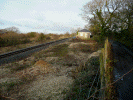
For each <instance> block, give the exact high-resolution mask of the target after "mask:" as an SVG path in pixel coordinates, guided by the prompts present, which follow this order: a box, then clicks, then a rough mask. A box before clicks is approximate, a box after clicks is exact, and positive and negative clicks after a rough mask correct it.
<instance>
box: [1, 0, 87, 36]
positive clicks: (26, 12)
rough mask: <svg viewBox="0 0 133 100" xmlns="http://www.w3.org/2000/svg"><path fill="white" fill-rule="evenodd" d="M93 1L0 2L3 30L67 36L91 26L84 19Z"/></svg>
mask: <svg viewBox="0 0 133 100" xmlns="http://www.w3.org/2000/svg"><path fill="white" fill-rule="evenodd" d="M87 2H89V0H0V29H4V28H8V27H12V26H15V27H17V28H19V30H20V32H21V33H27V32H43V33H58V34H61V33H65V32H70V33H71V31H72V29H77V28H78V27H80V28H84V25H86V24H87V23H86V22H85V21H84V20H83V19H82V16H81V15H80V14H81V13H82V10H81V9H82V8H83V5H85V4H86V3H87Z"/></svg>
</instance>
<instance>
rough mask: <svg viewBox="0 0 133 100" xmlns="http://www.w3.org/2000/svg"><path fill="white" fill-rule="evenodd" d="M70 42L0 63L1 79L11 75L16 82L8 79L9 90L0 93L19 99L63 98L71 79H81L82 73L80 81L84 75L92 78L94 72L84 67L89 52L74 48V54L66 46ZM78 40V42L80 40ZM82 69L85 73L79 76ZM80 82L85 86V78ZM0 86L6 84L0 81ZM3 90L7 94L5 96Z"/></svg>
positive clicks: (61, 99) (67, 91)
mask: <svg viewBox="0 0 133 100" xmlns="http://www.w3.org/2000/svg"><path fill="white" fill-rule="evenodd" d="M72 43H73V42H68V43H63V44H60V45H57V46H54V47H50V48H48V49H47V50H42V51H39V52H37V53H35V54H33V55H32V56H31V57H29V58H26V59H24V60H21V61H19V62H16V63H11V64H7V65H4V66H2V67H1V68H2V69H1V68H0V70H1V71H3V69H5V70H4V72H5V73H6V74H5V73H3V74H2V73H1V74H2V75H3V76H2V77H0V79H1V80H5V78H8V79H7V80H9V79H10V78H11V77H14V78H16V79H18V80H19V82H18V83H17V84H16V83H15V82H14V83H12V82H10V83H9V84H10V85H9V87H10V86H11V88H9V89H8V90H9V91H6V90H1V93H2V95H3V96H8V97H13V98H15V99H19V100H29V99H34V100H39V99H43V100H49V99H52V100H63V99H64V98H65V97H66V95H68V94H67V93H69V92H70V91H71V88H72V86H73V85H74V84H75V83H73V82H75V80H79V79H81V77H82V76H83V80H86V79H87V78H86V76H87V75H90V76H89V77H91V75H92V77H93V74H94V73H95V71H91V72H90V71H88V70H89V69H90V68H92V67H86V66H85V65H86V63H85V62H86V61H87V59H88V58H89V53H90V51H86V52H82V51H81V50H80V48H79V47H77V51H78V53H75V52H73V48H69V46H70V45H71V44H72ZM78 43H79V44H82V43H81V42H78ZM80 46H81V45H80ZM91 46H93V45H90V47H91ZM83 48H85V47H84V46H83ZM88 68H89V69H88ZM91 70H94V68H92V69H91ZM8 71H9V72H8ZM84 71H88V72H87V73H86V72H85V73H83V74H82V75H81V73H82V72H84ZM9 73H10V74H9ZM8 75H10V76H11V77H9V76H8ZM79 77H80V78H79ZM7 80H5V82H7ZM77 82H78V81H77ZM84 83H85V84H84V85H83V87H84V86H85V87H86V84H87V83H86V81H84ZM77 84H79V82H78V83H77ZM0 86H1V87H2V88H5V86H8V85H7V84H6V83H2V84H0ZM16 87H17V88H16ZM86 88H87V87H86ZM6 93H9V95H5V94H6ZM70 93H71V92H70ZM72 93H73V92H72Z"/></svg>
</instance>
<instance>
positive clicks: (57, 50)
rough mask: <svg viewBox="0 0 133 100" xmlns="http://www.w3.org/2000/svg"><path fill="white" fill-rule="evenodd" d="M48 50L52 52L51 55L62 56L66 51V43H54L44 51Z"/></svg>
mask: <svg viewBox="0 0 133 100" xmlns="http://www.w3.org/2000/svg"><path fill="white" fill-rule="evenodd" d="M48 52H53V54H52V55H51V56H59V57H63V56H65V55H66V54H67V53H68V45H67V44H60V45H56V46H54V47H53V48H52V49H50V50H47V51H46V53H48Z"/></svg>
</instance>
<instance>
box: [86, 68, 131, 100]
mask: <svg viewBox="0 0 133 100" xmlns="http://www.w3.org/2000/svg"><path fill="white" fill-rule="evenodd" d="M132 71H133V68H132V69H131V70H130V71H128V72H127V73H125V74H123V75H122V76H121V77H120V78H119V79H117V80H116V81H114V82H113V83H110V84H107V85H106V86H105V87H103V88H99V89H97V88H98V86H96V89H95V90H96V91H95V92H93V93H92V94H91V95H90V91H89V94H88V98H87V100H92V98H93V100H94V99H96V100H99V99H102V97H101V95H99V96H97V97H96V96H95V95H96V93H98V92H100V91H101V90H104V89H106V88H108V87H109V86H111V85H114V84H115V83H117V82H118V81H120V80H121V79H122V78H123V77H125V76H126V75H128V74H129V73H131V72H132ZM94 80H95V79H94ZM94 80H93V81H94ZM96 83H99V81H97V82H96ZM90 89H91V90H92V87H91V88H90ZM104 99H106V98H104Z"/></svg>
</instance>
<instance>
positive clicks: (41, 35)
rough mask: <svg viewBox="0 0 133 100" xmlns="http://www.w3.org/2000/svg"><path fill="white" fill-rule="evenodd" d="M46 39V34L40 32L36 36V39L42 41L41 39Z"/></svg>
mask: <svg viewBox="0 0 133 100" xmlns="http://www.w3.org/2000/svg"><path fill="white" fill-rule="evenodd" d="M45 39H46V36H45V35H44V34H43V33H41V34H39V36H38V39H37V40H38V41H43V40H45Z"/></svg>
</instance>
